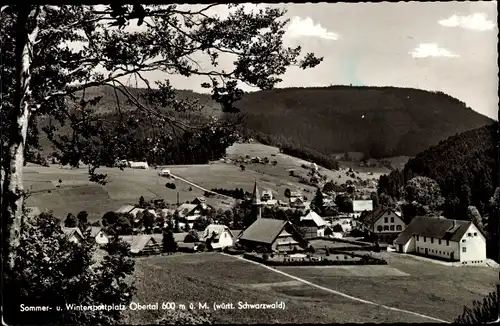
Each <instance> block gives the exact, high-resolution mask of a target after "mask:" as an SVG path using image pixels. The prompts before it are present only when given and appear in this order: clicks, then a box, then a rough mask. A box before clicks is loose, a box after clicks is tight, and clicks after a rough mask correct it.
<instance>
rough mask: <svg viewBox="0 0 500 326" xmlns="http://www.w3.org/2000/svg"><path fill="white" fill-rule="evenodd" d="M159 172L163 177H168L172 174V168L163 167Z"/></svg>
mask: <svg viewBox="0 0 500 326" xmlns="http://www.w3.org/2000/svg"><path fill="white" fill-rule="evenodd" d="M158 174H159V175H160V176H162V177H168V176H170V169H162V170H161V171H160V173H158Z"/></svg>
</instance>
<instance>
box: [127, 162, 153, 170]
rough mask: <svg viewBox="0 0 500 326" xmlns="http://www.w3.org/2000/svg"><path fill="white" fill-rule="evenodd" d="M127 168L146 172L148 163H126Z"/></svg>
mask: <svg viewBox="0 0 500 326" xmlns="http://www.w3.org/2000/svg"><path fill="white" fill-rule="evenodd" d="M128 167H129V168H132V169H144V170H148V169H149V165H148V162H133V161H128Z"/></svg>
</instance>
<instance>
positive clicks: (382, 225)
mask: <svg viewBox="0 0 500 326" xmlns="http://www.w3.org/2000/svg"><path fill="white" fill-rule="evenodd" d="M360 223H361V229H362V230H365V231H367V232H368V234H370V235H372V236H376V237H377V239H378V240H379V241H380V242H386V243H392V242H393V241H394V240H395V239H396V238H397V237H398V235H399V234H400V233H401V232H403V230H404V229H405V226H406V224H405V222H404V221H403V220H402V219H401V214H399V213H398V212H396V211H395V210H393V209H391V208H383V207H378V208H377V209H375V210H374V211H372V212H371V213H368V214H366V215H365V216H364V218H363V219H362V220H361V221H360Z"/></svg>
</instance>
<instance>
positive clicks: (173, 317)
mask: <svg viewBox="0 0 500 326" xmlns="http://www.w3.org/2000/svg"><path fill="white" fill-rule="evenodd" d="M213 323H214V320H213V318H212V316H211V315H210V314H209V313H208V312H206V311H193V310H188V311H183V310H178V309H175V310H167V312H166V314H165V315H164V316H163V317H162V318H161V319H158V320H157V322H156V324H157V325H211V324H213Z"/></svg>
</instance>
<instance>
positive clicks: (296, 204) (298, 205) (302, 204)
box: [290, 197, 310, 209]
mask: <svg viewBox="0 0 500 326" xmlns="http://www.w3.org/2000/svg"><path fill="white" fill-rule="evenodd" d="M309 204H310V203H309V202H307V201H305V200H304V199H303V198H301V197H290V207H292V208H295V209H306V208H309Z"/></svg>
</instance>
